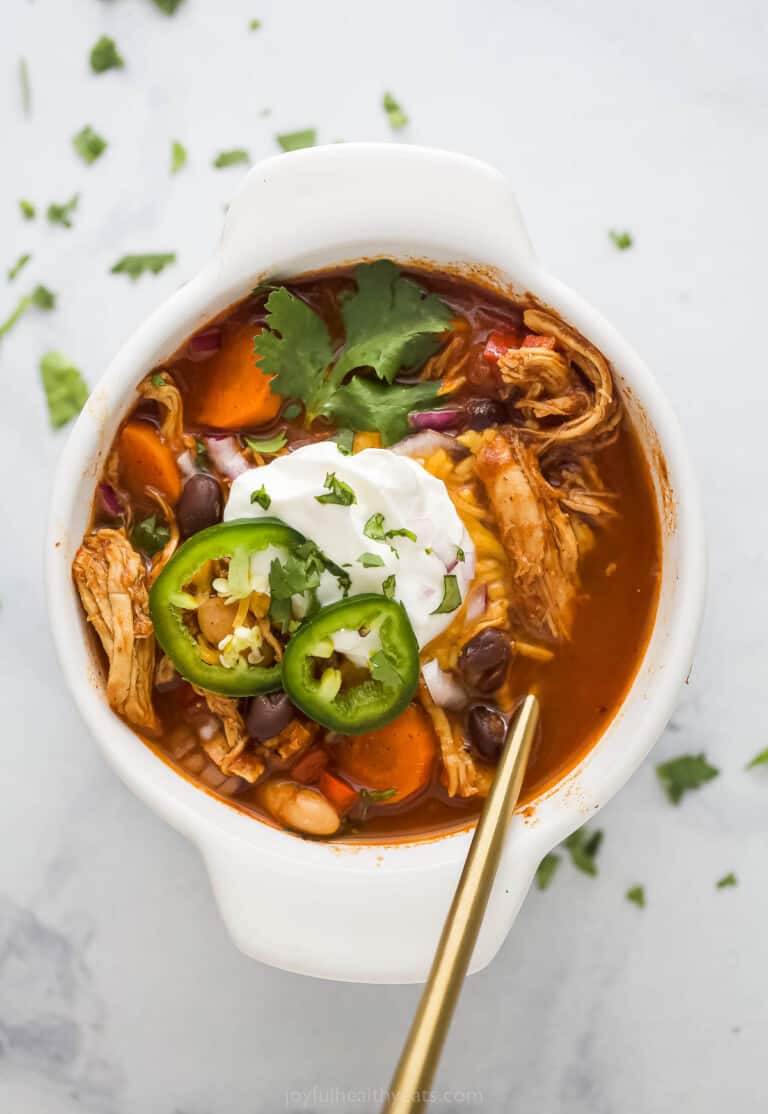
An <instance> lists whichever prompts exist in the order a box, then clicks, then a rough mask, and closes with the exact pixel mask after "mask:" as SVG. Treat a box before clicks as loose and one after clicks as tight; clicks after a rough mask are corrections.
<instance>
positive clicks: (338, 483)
mask: <svg viewBox="0 0 768 1114" xmlns="http://www.w3.org/2000/svg"><path fill="white" fill-rule="evenodd" d="M323 487H325V488H327V492H326V494H325V495H316V496H315V499H316V500H317V502H318V503H336V504H338V506H340V507H351V506H352V504H353V503H356V502H357V496H356V495H355V493H354V491H353V490H352V488H351V487H350V486H349V484H345V483H344V481H343V480H340V479H339V478H338V476H337V475H336V473H335V472H329V473H328V475H327V476H326V477H325V483H324V484H323Z"/></svg>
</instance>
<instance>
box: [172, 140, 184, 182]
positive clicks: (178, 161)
mask: <svg viewBox="0 0 768 1114" xmlns="http://www.w3.org/2000/svg"><path fill="white" fill-rule="evenodd" d="M186 165H187V148H186V147H185V146H184V144H183V143H179V141H178V139H174V140H173V142H172V143H171V174H178V173H179V171H180V170H181V169H182V167H184V166H186Z"/></svg>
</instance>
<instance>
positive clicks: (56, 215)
mask: <svg viewBox="0 0 768 1114" xmlns="http://www.w3.org/2000/svg"><path fill="white" fill-rule="evenodd" d="M79 200H80V194H79V193H76V194H73V196H72V197H70V199H69V201H64V202H63V203H62V204H61V205H58V204H57V203H56V202H55V201H52V202H51V204H50V205H49V206H48V209H47V212H46V216H47V217H48V221H49V223H50V224H61V225H63V226H64V228H71V227H72V214H73V213H74V211H75V209H76V208H77V203H78V201H79Z"/></svg>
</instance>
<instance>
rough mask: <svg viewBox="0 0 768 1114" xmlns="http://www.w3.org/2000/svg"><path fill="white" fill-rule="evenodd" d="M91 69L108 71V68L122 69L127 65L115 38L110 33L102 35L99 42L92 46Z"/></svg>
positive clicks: (102, 71)
mask: <svg viewBox="0 0 768 1114" xmlns="http://www.w3.org/2000/svg"><path fill="white" fill-rule="evenodd" d="M90 60H91V69H92V70H93V72H94V73H106V71H107V70H121V69H122V68H123V66H124V65H125V60H124V59H123V58H122V56H121V54H120V51H119V50H118V49H117V44H116V43H115V40H114V39H110V37H109V35H102V36H101V38H100V39H99V40H98V42H96V43H94V44H93V46H92V47H91V53H90Z"/></svg>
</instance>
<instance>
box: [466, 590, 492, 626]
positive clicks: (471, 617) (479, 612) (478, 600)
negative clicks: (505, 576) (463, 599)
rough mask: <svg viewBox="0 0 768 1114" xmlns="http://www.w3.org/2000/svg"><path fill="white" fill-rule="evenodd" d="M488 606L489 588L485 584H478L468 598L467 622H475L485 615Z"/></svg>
mask: <svg viewBox="0 0 768 1114" xmlns="http://www.w3.org/2000/svg"><path fill="white" fill-rule="evenodd" d="M487 607H488V588H487V586H486V585H485V584H480V585H478V587H477V588H475V589H474V590H473V592H472V595H471V596H470V597H469V599H468V600H467V622H468V623H474V622H475V621H476V620H477V619H480V618H481V617H482V616H483V615H485V612H486V608H487Z"/></svg>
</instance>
